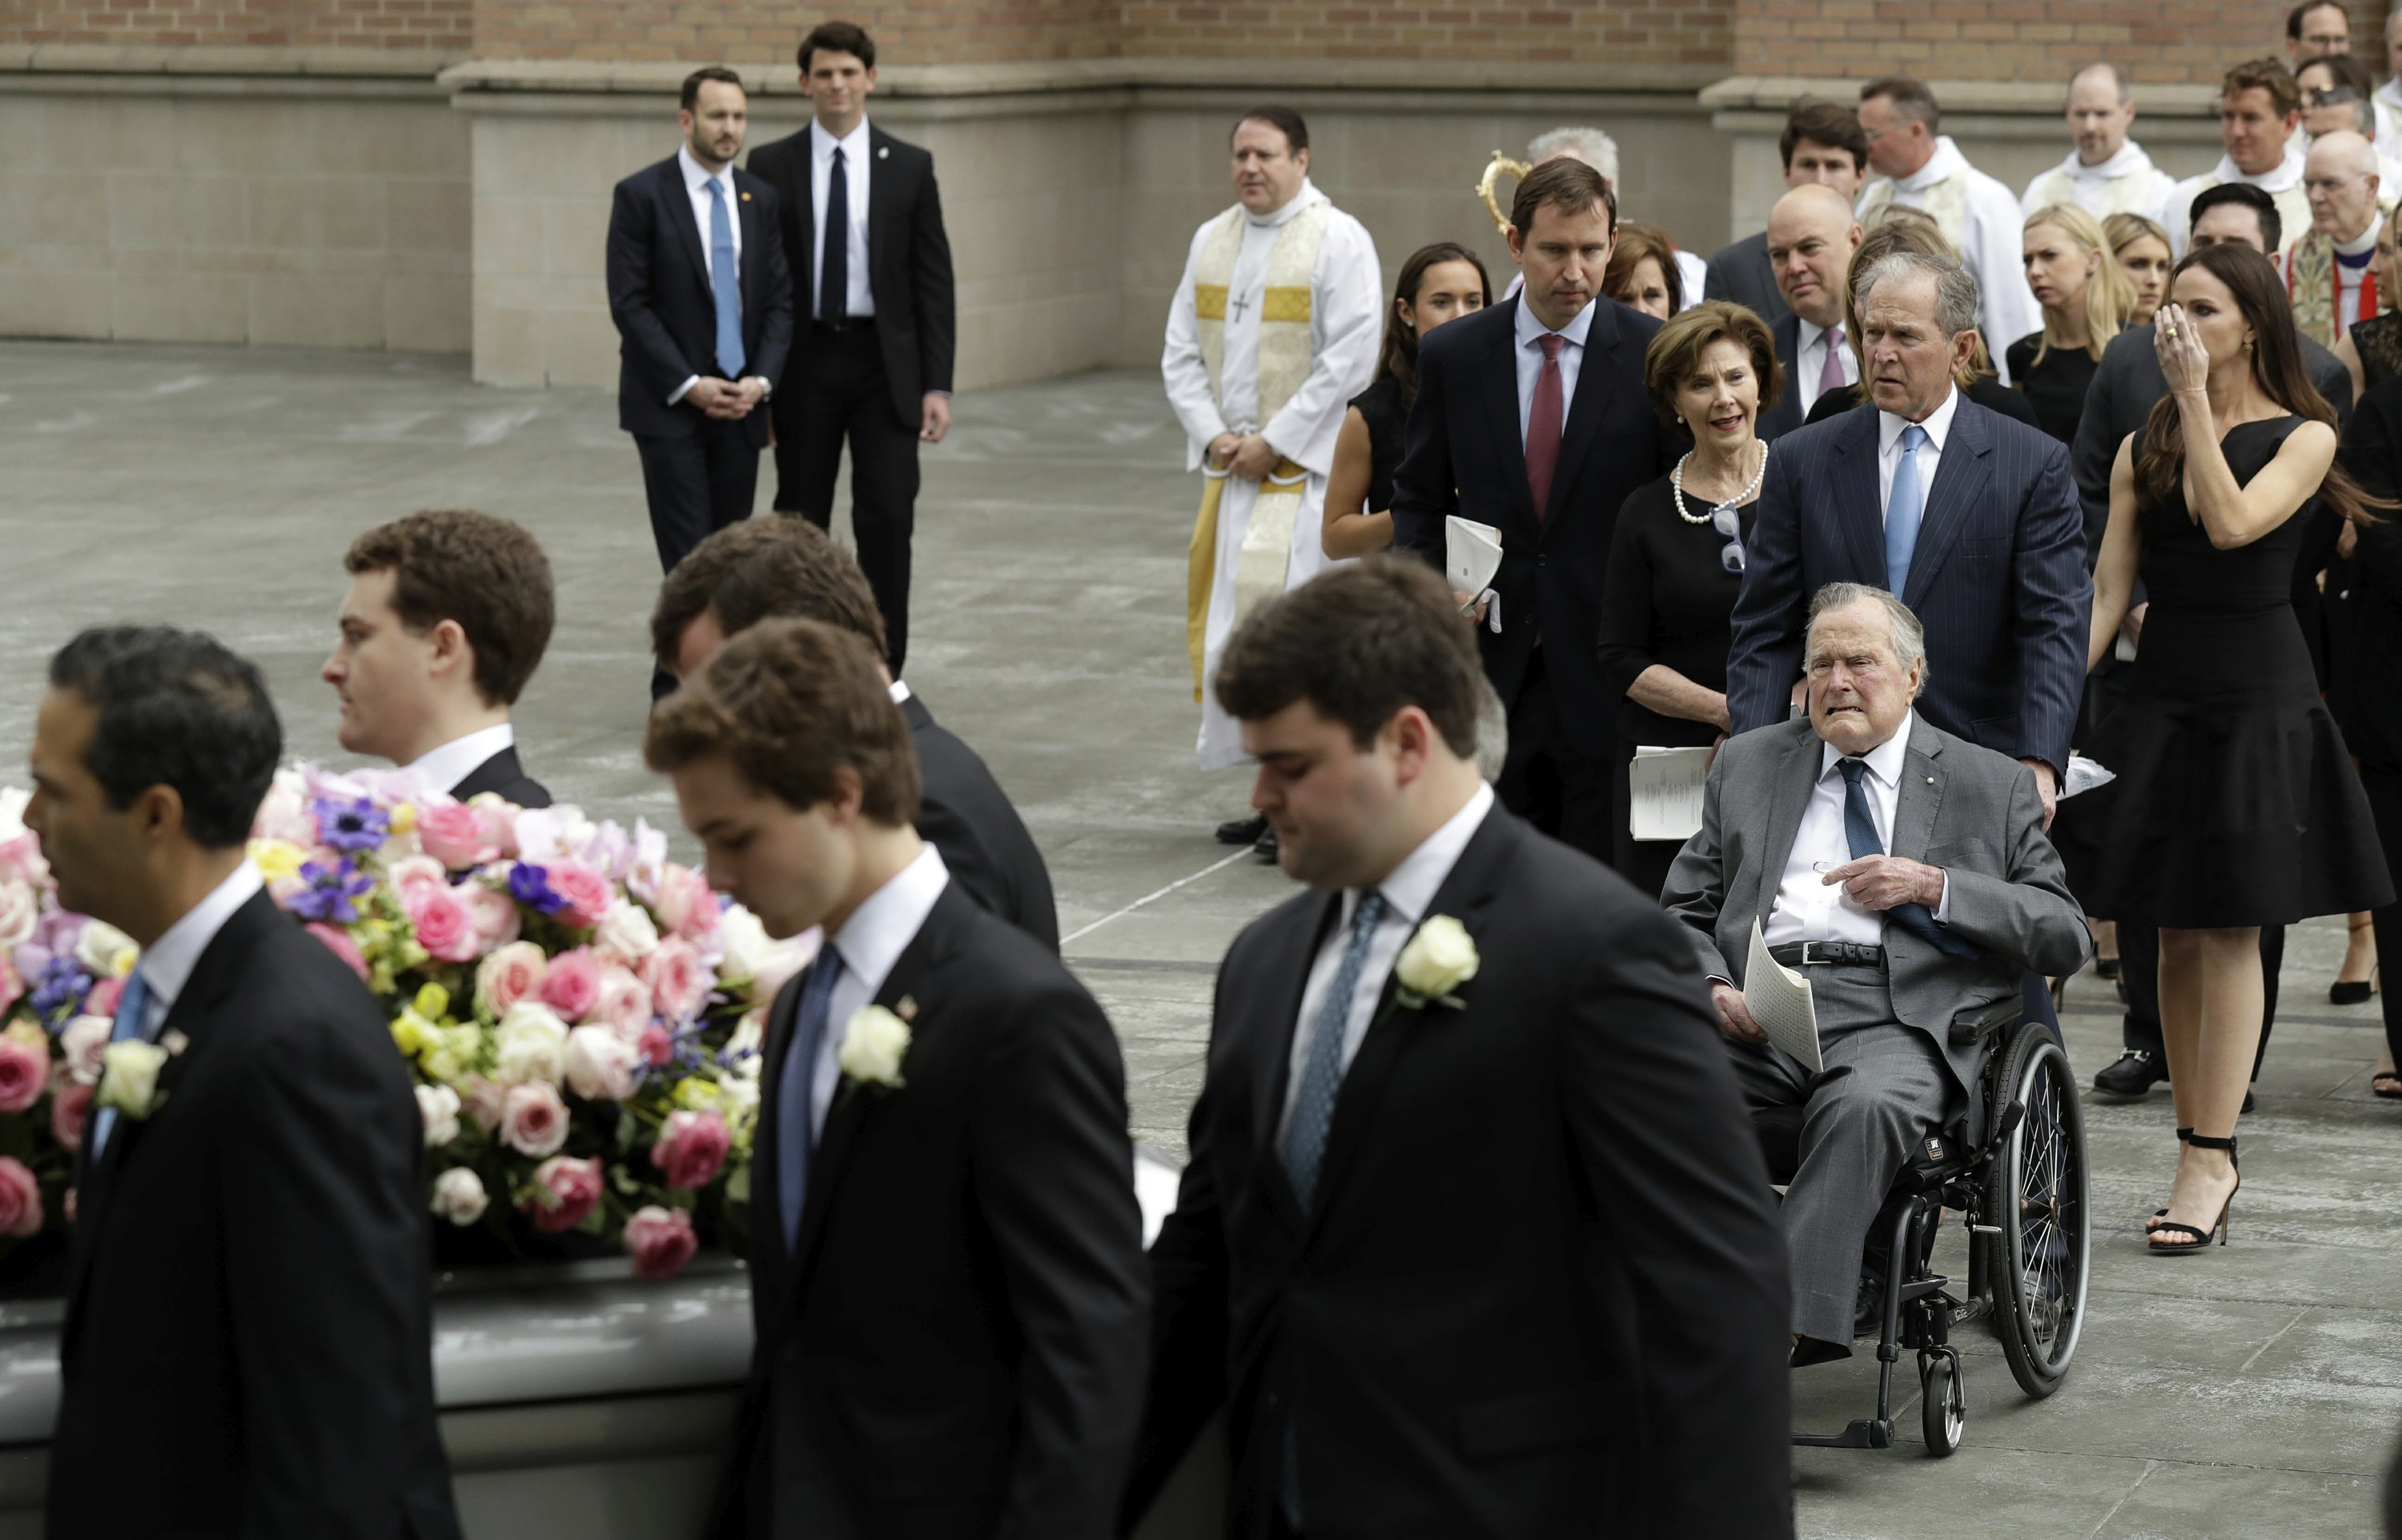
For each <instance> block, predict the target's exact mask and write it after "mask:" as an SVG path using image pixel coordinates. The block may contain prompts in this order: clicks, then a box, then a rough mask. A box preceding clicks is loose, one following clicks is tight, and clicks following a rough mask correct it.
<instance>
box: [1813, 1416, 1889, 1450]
mask: <svg viewBox="0 0 2402 1540" xmlns="http://www.w3.org/2000/svg"><path fill="white" fill-rule="evenodd" d="M1793 1442H1794V1443H1795V1445H1797V1446H1799V1447H1802V1448H1807V1449H1891V1448H1893V1424H1892V1423H1889V1422H1886V1421H1884V1419H1882V1418H1877V1417H1856V1418H1854V1419H1852V1424H1851V1426H1849V1427H1847V1428H1845V1429H1844V1430H1843V1432H1841V1433H1797V1434H1795V1435H1794V1436H1793Z"/></svg>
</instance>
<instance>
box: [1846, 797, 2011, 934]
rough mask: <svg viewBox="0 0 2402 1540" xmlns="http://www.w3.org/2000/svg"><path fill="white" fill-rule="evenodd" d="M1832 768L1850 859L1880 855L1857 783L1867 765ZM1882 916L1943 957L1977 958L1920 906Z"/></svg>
mask: <svg viewBox="0 0 2402 1540" xmlns="http://www.w3.org/2000/svg"><path fill="white" fill-rule="evenodd" d="M1835 768H1836V769H1838V770H1841V771H1842V772H1843V837H1844V838H1845V839H1847V840H1849V841H1850V842H1851V846H1852V859H1854V860H1858V859H1860V858H1861V857H1863V856H1882V855H1884V841H1882V840H1880V839H1878V838H1877V832H1876V819H1874V818H1871V817H1870V816H1869V794H1868V789H1867V788H1866V787H1863V786H1862V785H1861V784H1860V777H1862V776H1865V775H1867V774H1868V768H1869V762H1868V761H1866V760H1837V761H1836V762H1835ZM1884 917H1885V919H1886V920H1887V922H1889V923H1891V924H1894V925H1898V926H1899V927H1901V928H1903V929H1904V930H1907V931H1909V932H1910V933H1911V934H1912V935H1913V936H1916V937H1917V938H1918V939H1919V940H1920V941H1923V942H1926V944H1927V945H1929V946H1932V947H1934V948H1935V949H1936V950H1937V951H1939V952H1940V953H1942V954H1943V955H1944V956H1947V957H1973V956H1976V955H1977V949H1976V948H1975V947H1973V946H1970V945H1969V944H1968V943H1967V942H1964V941H1962V940H1961V939H1960V938H1959V937H1957V936H1954V935H1953V934H1952V933H1951V932H1950V931H1948V930H1946V929H1944V928H1942V927H1941V926H1940V925H1938V924H1936V923H1935V916H1934V915H1933V914H1929V913H1927V909H1926V905H1925V904H1923V903H1898V904H1895V905H1894V906H1893V907H1892V908H1891V909H1888V910H1886V911H1885V912H1884Z"/></svg>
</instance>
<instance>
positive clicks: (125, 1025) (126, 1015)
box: [91, 969, 150, 1163]
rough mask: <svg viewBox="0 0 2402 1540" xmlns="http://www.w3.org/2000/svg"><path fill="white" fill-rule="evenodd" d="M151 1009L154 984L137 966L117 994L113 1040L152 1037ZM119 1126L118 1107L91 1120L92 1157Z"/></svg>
mask: <svg viewBox="0 0 2402 1540" xmlns="http://www.w3.org/2000/svg"><path fill="white" fill-rule="evenodd" d="M149 1011H150V987H149V985H147V984H145V983H143V982H142V970H141V969H134V970H133V972H132V973H131V975H130V976H129V977H128V978H127V979H126V981H125V993H124V994H122V995H120V996H118V997H117V1021H116V1024H114V1025H112V1026H111V1027H110V1028H109V1029H108V1040H109V1041H110V1042H113V1043H123V1042H131V1041H132V1040H133V1039H134V1038H142V1039H143V1040H144V1041H145V1042H146V1041H148V1040H149V1037H150V1034H149V1033H147V1032H145V1031H144V1030H143V1027H142V1023H143V1018H144V1017H145V1016H146V1015H148V1014H149ZM116 1126H117V1108H115V1107H102V1108H101V1109H100V1115H99V1116H98V1117H96V1118H94V1119H93V1120H92V1121H91V1158H92V1160H93V1162H95V1163H97V1162H99V1160H100V1152H101V1151H102V1150H104V1149H105V1148H108V1134H109V1131H110V1130H111V1129H113V1128H115V1127H116Z"/></svg>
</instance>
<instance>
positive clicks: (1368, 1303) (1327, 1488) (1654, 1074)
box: [1128, 323, 1793, 1540]
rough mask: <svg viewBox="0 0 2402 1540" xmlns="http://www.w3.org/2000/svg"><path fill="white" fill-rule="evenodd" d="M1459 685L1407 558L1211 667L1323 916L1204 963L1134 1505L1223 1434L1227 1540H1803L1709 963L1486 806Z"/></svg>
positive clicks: (1772, 1243) (1276, 614) (1457, 670)
mask: <svg viewBox="0 0 2402 1540" xmlns="http://www.w3.org/2000/svg"><path fill="white" fill-rule="evenodd" d="M1454 324H1457V323H1454ZM1478 667H1479V665H1478V660H1477V656H1476V653H1475V649H1474V647H1473V644H1472V643H1471V641H1470V635H1469V623H1468V622H1467V621H1466V620H1465V619H1463V618H1462V617H1461V616H1460V615H1458V614H1457V612H1456V606H1455V605H1454V604H1453V603H1452V602H1451V600H1450V598H1449V596H1448V595H1447V593H1446V591H1445V587H1444V584H1443V581H1442V580H1441V579H1440V578H1438V577H1437V576H1435V575H1434V574H1433V573H1431V572H1429V571H1426V570H1425V568H1424V567H1423V566H1421V565H1419V564H1417V563H1415V562H1412V561H1408V560H1404V559H1401V558H1398V557H1368V558H1365V559H1364V560H1362V561H1360V562H1359V563H1358V564H1356V565H1350V566H1346V567H1341V568H1337V569H1335V570H1333V571H1329V572H1326V573H1323V574H1321V575H1320V576H1318V577H1317V578H1315V579H1313V580H1312V581H1311V582H1310V583H1309V584H1306V585H1305V586H1304V587H1301V588H1298V589H1296V590H1294V591H1293V592H1291V593H1290V594H1287V595H1284V596H1282V597H1280V598H1274V599H1271V600H1269V601H1267V602H1266V603H1264V604H1263V605H1262V606H1261V607H1260V608H1259V610H1257V611H1256V612H1253V613H1252V614H1251V616H1250V617H1249V619H1248V620H1247V621H1245V623H1244V625H1243V626H1242V627H1241V628H1240V629H1239V630H1238V631H1237V632H1236V636H1235V639H1234V640H1233V641H1232V642H1231V643H1230V644H1229V646H1228V648H1227V653H1226V657H1225V661H1224V662H1223V663H1222V665H1221V666H1220V668H1219V671H1218V675H1217V679H1216V681H1215V684H1216V688H1217V691H1218V695H1219V698H1220V700H1221V701H1222V702H1223V703H1224V705H1225V707H1226V708H1227V709H1228V710H1229V711H1231V712H1232V713H1234V715H1235V716H1236V718H1237V719H1238V720H1239V721H1240V722H1242V724H1243V741H1244V746H1245V747H1246V748H1247V749H1249V750H1250V751H1251V752H1252V753H1253V754H1254V755H1255V756H1256V757H1257V758H1258V760H1259V764H1260V768H1259V773H1258V782H1257V785H1256V787H1255V789H1254V791H1253V794H1252V795H1253V804H1254V805H1255V806H1257V807H1259V808H1260V809H1261V810H1262V811H1263V812H1264V813H1266V814H1267V816H1268V818H1269V820H1270V821H1271V822H1272V823H1273V824H1274V825H1275V826H1276V831H1277V836H1278V847H1279V851H1280V859H1281V864H1282V865H1283V867H1284V869H1285V871H1286V873H1288V874H1289V875H1291V876H1293V877H1296V878H1299V879H1300V880H1302V881H1303V882H1305V883H1307V884H1308V885H1309V887H1310V888H1311V889H1312V891H1310V892H1307V893H1305V894H1303V895H1301V896H1300V897H1298V898H1294V899H1292V900H1290V901H1287V902H1286V903H1284V904H1283V905H1281V906H1279V907H1278V908H1277V909H1276V910H1274V911H1272V912H1271V913H1269V914H1265V915H1263V916H1262V917H1261V918H1260V919H1258V920H1256V921H1254V922H1253V923H1252V924H1251V925H1250V927H1249V928H1247V929H1246V930H1245V931H1244V932H1243V934H1242V935H1241V936H1240V937H1239V938H1238V939H1237V940H1236V942H1235V944H1234V946H1233V948H1232V949H1231V950H1230V951H1229V952H1228V954H1227V956H1226V960H1225V962H1224V964H1223V965H1222V968H1221V969H1220V970H1219V974H1218V988H1217V998H1216V1004H1215V1006H1214V1013H1213V1020H1212V1024H1211V1033H1210V1041H1209V1055H1208V1078H1207V1079H1206V1081H1205V1082H1204V1084H1203V1086H1202V1090H1201V1096H1200V1099H1199V1101H1198V1102H1197V1103H1196V1104H1195V1106H1194V1110H1193V1122H1192V1141H1191V1143H1192V1162H1191V1163H1190V1164H1189V1165H1187V1166H1186V1167H1185V1170H1184V1176H1183V1184H1182V1189H1181V1191H1180V1195H1179V1197H1178V1200H1177V1208H1176V1212H1175V1214H1174V1215H1173V1216H1171V1217H1169V1219H1168V1220H1167V1222H1166V1227H1165V1228H1164V1229H1163V1230H1162V1231H1161V1232H1160V1235H1159V1239H1158V1241H1157V1243H1156V1244H1155V1245H1154V1247H1153V1252H1152V1266H1153V1287H1154V1291H1155V1303H1154V1309H1153V1320H1154V1327H1153V1341H1154V1351H1153V1382H1152V1393H1151V1402H1150V1408H1149V1411H1148V1413H1147V1415H1146V1418H1145V1425H1144V1437H1143V1445H1142V1449H1141V1451H1140V1453H1139V1457H1138V1466H1137V1477H1136V1480H1135V1483H1134V1485H1133V1487H1132V1489H1131V1491H1130V1492H1129V1500H1128V1506H1129V1511H1130V1515H1131V1514H1139V1512H1141V1511H1142V1509H1143V1508H1144V1507H1145V1506H1147V1505H1148V1504H1149V1503H1150V1502H1151V1500H1152V1498H1153V1494H1154V1493H1155V1492H1156V1491H1157V1490H1158V1487H1159V1485H1160V1483H1161V1482H1162V1481H1163V1480H1164V1479H1165V1478H1166V1474H1167V1473H1168V1472H1169V1471H1170V1470H1171V1469H1173V1468H1174V1466H1175V1464H1177V1462H1178V1460H1179V1459H1180V1456H1181V1455H1182V1453H1183V1452H1184V1451H1185V1450H1186V1448H1187V1447H1188V1446H1189V1445H1190V1444H1191V1443H1192V1441H1193V1439H1194V1434H1195V1432H1196V1430H1197V1429H1199V1428H1200V1427H1201V1426H1202V1424H1203V1423H1205V1422H1206V1421H1207V1420H1208V1419H1209V1418H1210V1417H1211V1416H1212V1415H1213V1414H1215V1413H1217V1412H1219V1411H1220V1410H1223V1412H1224V1413H1225V1416H1226V1428H1227V1438H1228V1443H1229V1448H1230V1450H1231V1452H1232V1457H1233V1472H1232V1479H1233V1485H1232V1490H1231V1492H1230V1494H1229V1505H1230V1510H1231V1511H1230V1516H1229V1526H1228V1533H1232V1534H1238V1535H1243V1536H1261V1537H1284V1536H1321V1537H1335V1536H1354V1535H1360V1536H1366V1535H1374V1536H1376V1537H1377V1540H1524V1537H1525V1536H1531V1535H1566V1534H1579V1533H1582V1534H1605V1533H1606V1534H1613V1535H1643V1536H1654V1535H1656V1536H1663V1537H1665V1536H1670V1535H1674V1536H1677V1537H1679V1540H1695V1537H1711V1536H1724V1537H1727V1540H1733V1537H1735V1536H1742V1537H1744V1540H1768V1537H1773V1536H1777V1535H1789V1534H1790V1533H1792V1524H1793V1518H1792V1511H1791V1505H1792V1492H1791V1485H1790V1478H1789V1475H1788V1450H1787V1439H1788V1435H1789V1432H1790V1428H1789V1424H1788V1420H1787V1403H1786V1395H1787V1387H1786V1375H1785V1371H1784V1365H1785V1354H1786V1317H1787V1312H1788V1306H1787V1299H1786V1286H1785V1257H1784V1246H1783V1244H1782V1243H1781V1241H1780V1240H1779V1238H1778V1235H1777V1228H1776V1219H1775V1215H1774V1204H1773V1202H1772V1199H1771V1197H1770V1193H1769V1188H1768V1177H1767V1172H1766V1169H1765V1167H1764V1166H1763V1164H1762V1162H1761V1160H1760V1151H1759V1148H1758V1144H1757V1141H1756V1139H1755V1136H1754V1135H1753V1134H1752V1131H1751V1126H1750V1123H1749V1121H1748V1120H1747V1119H1746V1116H1745V1113H1744V1109H1743V1106H1742V1103H1741V1099H1740V1096H1739V1093H1738V1092H1737V1090H1736V1085H1735V1079H1734V1075H1733V1072H1732V1069H1730V1067H1729V1066H1728V1064H1727V1061H1726V1055H1725V1053H1724V1052H1722V1051H1721V1050H1720V1049H1719V1044H1718V1041H1717V1033H1716V1032H1715V1031H1714V1030H1713V1027H1712V1024H1711V1019H1710V1015H1709V1006H1708V1001H1707V999H1706V997H1705V995H1704V993H1703V988H1702V981H1701V977H1700V973H1699V971H1698V970H1697V969H1695V968H1694V967H1693V963H1692V953H1691V947H1690V945H1689V944H1687V943H1686V942H1684V940H1683V939H1682V938H1680V937H1679V936H1678V935H1677V931H1676V928H1675V927H1674V926H1672V925H1671V924H1669V922H1668V921H1667V920H1666V919H1665V918H1664V917H1663V915H1662V914H1660V912H1659V911H1658V910H1657V909H1656V908H1655V907H1654V906H1653V905H1652V903H1651V902H1650V901H1649V900H1647V899H1646V898H1644V897H1643V896H1642V895H1640V894H1638V893H1636V891H1635V889H1634V888H1632V887H1628V886H1627V885H1626V884H1625V883H1624V882H1622V881H1621V880H1619V879H1618V878H1617V877H1616V876H1615V875H1614V874H1612V873H1609V872H1608V871H1607V870H1605V869H1604V868H1603V867H1601V866H1600V865H1598V864H1597V863H1595V862H1594V861H1592V860H1589V859H1586V858H1584V857H1583V856H1581V855H1578V854H1576V853H1574V852H1571V851H1570V850H1568V849H1567V847H1565V846H1561V845H1559V844H1557V843H1555V842H1553V841H1552V840H1550V839H1547V838H1545V837H1544V836H1542V835H1541V834H1539V833H1537V832H1535V831H1534V830H1532V829H1530V828H1528V827H1527V826H1526V825H1525V823H1524V822H1522V821H1520V820H1519V819H1518V818H1516V817H1514V816H1513V815H1512V814H1510V813H1508V812H1505V811H1503V810H1502V809H1500V808H1499V807H1498V806H1496V805H1495V798H1494V794H1493V792H1492V791H1491V789H1490V788H1489V787H1487V786H1486V785H1485V784H1484V780H1483V778H1482V777H1480V776H1479V775H1478V774H1477V771H1476V767H1475V764H1474V763H1473V762H1472V760H1471V759H1470V755H1471V754H1472V752H1473V750H1474V747H1475V737H1476V698H1477V695H1476V685H1475V675H1476V671H1477V668H1478Z"/></svg>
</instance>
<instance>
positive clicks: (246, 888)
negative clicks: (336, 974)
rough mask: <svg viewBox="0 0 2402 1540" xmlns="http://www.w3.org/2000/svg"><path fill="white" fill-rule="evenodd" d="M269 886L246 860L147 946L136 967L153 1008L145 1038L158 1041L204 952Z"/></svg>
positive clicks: (145, 1021)
mask: <svg viewBox="0 0 2402 1540" xmlns="http://www.w3.org/2000/svg"><path fill="white" fill-rule="evenodd" d="M266 887H267V884H266V883H265V881H264V880H262V879H261V878H260V876H259V874H258V868H257V867H255V866H253V865H252V864H250V862H248V861H243V862H242V864H241V865H239V866H237V867H235V868H234V869H233V871H232V873H230V874H229V875H228V876H227V878H226V879H225V881H223V882H221V883H219V884H217V885H216V886H215V887H212V888H210V889H209V891H208V896H207V897H205V898H203V899H202V900H200V902H198V903H196V904H194V905H192V907H191V908H189V909H186V910H185V911H184V917H183V918H182V919H179V920H177V921H176V922H175V923H174V924H173V925H171V926H169V927H168V928H167V930H166V933H165V934H164V935H162V936H160V937H159V939H158V940H157V941H155V942H151V943H150V944H149V945H148V946H147V947H145V948H144V949H143V952H142V961H141V963H140V964H139V965H138V966H137V967H136V968H135V969H134V970H135V971H136V972H138V973H140V974H141V975H142V983H143V987H144V988H145V989H147V990H149V991H150V999H149V1009H148V1010H147V1011H145V1012H144V1013H143V1016H142V1039H143V1041H145V1042H157V1041H158V1040H159V1028H160V1027H162V1026H164V1025H166V1024H167V1012H168V1011H172V1010H173V1009H174V1005H175V1000H176V998H177V997H179V996H181V995H182V994H183V993H184V986H185V985H186V984H187V983H191V982H192V969H195V968H197V967H199V966H200V954H201V953H203V952H206V951H207V950H208V949H209V942H213V941H214V940H216V939H217V932H218V931H220V930H222V929H224V928H225V924H226V921H228V920H229V919H231V918H233V915H234V911H235V910H237V909H240V908H241V907H242V905H243V904H246V903H248V902H249V901H251V900H252V898H254V897H255V896H256V895H257V894H259V893H260V892H263V891H264V890H265V889H266Z"/></svg>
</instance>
